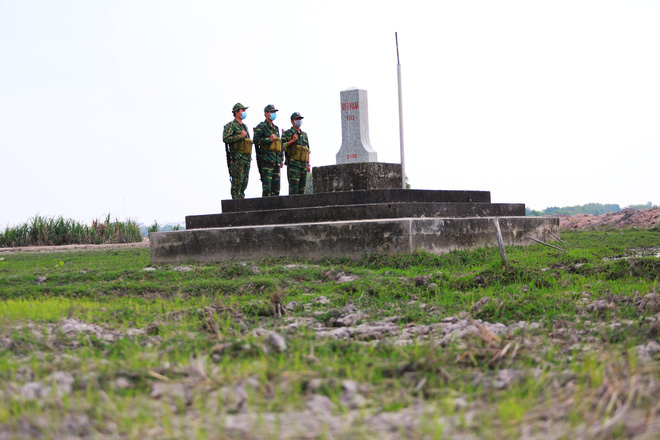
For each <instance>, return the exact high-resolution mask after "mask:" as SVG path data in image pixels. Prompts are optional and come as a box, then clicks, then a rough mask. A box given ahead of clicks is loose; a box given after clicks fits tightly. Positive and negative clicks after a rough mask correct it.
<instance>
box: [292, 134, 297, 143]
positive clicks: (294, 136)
mask: <svg viewBox="0 0 660 440" xmlns="http://www.w3.org/2000/svg"><path fill="white" fill-rule="evenodd" d="M291 140H292V141H293V142H295V141H297V140H298V134H294V135H293V137H292V138H291Z"/></svg>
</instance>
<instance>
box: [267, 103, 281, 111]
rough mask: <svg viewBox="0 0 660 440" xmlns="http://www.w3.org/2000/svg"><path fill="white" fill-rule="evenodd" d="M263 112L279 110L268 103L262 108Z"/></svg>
mask: <svg viewBox="0 0 660 440" xmlns="http://www.w3.org/2000/svg"><path fill="white" fill-rule="evenodd" d="M264 111H265V112H277V111H279V110H278V109H276V108H275V106H274V105H273V104H268V105H267V106H266V108H265V109H264Z"/></svg>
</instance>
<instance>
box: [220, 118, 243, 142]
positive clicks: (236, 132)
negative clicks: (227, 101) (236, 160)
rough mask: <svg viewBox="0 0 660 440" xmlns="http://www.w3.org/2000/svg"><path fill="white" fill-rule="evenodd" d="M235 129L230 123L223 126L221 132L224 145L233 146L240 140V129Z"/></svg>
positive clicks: (234, 125)
mask: <svg viewBox="0 0 660 440" xmlns="http://www.w3.org/2000/svg"><path fill="white" fill-rule="evenodd" d="M239 128H240V127H237V126H236V124H232V123H231V122H230V123H229V124H227V125H225V128H224V130H222V141H223V142H224V143H225V144H233V143H235V142H238V141H240V140H241V130H242V128H241V129H239Z"/></svg>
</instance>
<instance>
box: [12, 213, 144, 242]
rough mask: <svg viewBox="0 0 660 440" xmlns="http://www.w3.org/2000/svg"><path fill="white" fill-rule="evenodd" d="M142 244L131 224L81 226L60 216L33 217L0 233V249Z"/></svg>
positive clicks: (103, 222) (106, 221)
mask: <svg viewBox="0 0 660 440" xmlns="http://www.w3.org/2000/svg"><path fill="white" fill-rule="evenodd" d="M141 240H142V237H141V234H140V228H139V227H138V225H137V223H136V222H135V221H133V220H126V221H124V222H120V221H119V220H117V219H115V221H114V222H112V221H110V214H108V215H107V216H106V217H105V219H103V220H99V219H96V220H93V221H92V224H91V225H85V224H82V223H79V222H77V221H75V220H71V219H64V218H62V216H59V217H55V218H52V217H51V218H49V217H42V216H40V215H36V216H34V217H33V218H31V219H30V220H28V221H27V222H26V223H24V224H22V225H18V226H11V227H9V226H8V227H6V228H5V231H4V232H3V233H0V247H17V246H59V245H65V244H103V243H133V242H139V241H141Z"/></svg>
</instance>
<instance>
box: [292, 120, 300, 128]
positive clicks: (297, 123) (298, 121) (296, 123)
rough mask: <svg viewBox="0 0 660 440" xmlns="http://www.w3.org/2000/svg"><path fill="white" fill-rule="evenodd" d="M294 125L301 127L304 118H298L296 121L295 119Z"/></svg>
mask: <svg viewBox="0 0 660 440" xmlns="http://www.w3.org/2000/svg"><path fill="white" fill-rule="evenodd" d="M293 125H295V126H296V127H298V128H300V126H301V125H302V119H296V120H295V121H293Z"/></svg>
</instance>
